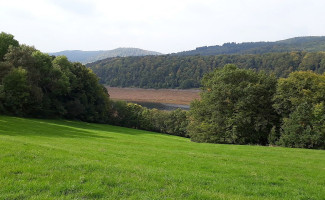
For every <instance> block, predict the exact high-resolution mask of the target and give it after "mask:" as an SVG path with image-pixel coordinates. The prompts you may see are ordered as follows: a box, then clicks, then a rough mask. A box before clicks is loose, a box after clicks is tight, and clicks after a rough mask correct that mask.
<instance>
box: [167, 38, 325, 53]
mask: <svg viewBox="0 0 325 200" xmlns="http://www.w3.org/2000/svg"><path fill="white" fill-rule="evenodd" d="M292 51H307V52H317V51H325V37H321V36H318V37H317V36H313V37H312V36H310V37H296V38H290V39H287V40H280V41H276V42H244V43H234V42H233V43H225V44H223V45H222V46H220V45H216V46H204V47H198V48H196V49H195V50H192V51H184V52H179V53H176V54H173V55H183V56H194V55H205V56H208V55H222V54H264V53H275V52H292Z"/></svg>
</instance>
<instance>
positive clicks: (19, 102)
mask: <svg viewBox="0 0 325 200" xmlns="http://www.w3.org/2000/svg"><path fill="white" fill-rule="evenodd" d="M2 87H3V89H2V90H1V93H0V100H1V102H2V103H3V107H4V108H5V109H6V111H7V112H10V113H12V114H15V115H18V116H24V115H26V113H28V110H29V109H30V108H29V104H30V103H29V102H30V101H31V99H30V98H31V95H30V86H29V83H28V81H27V71H26V70H25V69H22V68H21V67H20V68H15V69H13V70H12V71H11V72H10V73H9V74H8V75H7V76H6V77H5V78H4V79H3V86H2Z"/></svg>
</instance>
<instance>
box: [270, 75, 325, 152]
mask: <svg viewBox="0 0 325 200" xmlns="http://www.w3.org/2000/svg"><path fill="white" fill-rule="evenodd" d="M274 102H275V103H274V108H275V109H276V110H277V112H278V113H279V114H280V115H281V116H282V118H283V125H282V127H281V135H280V136H279V142H278V144H279V145H282V146H289V147H300V148H321V149H325V129H324V122H325V121H324V119H325V108H324V102H325V74H323V75H319V74H315V73H313V72H310V71H309V72H294V73H291V74H290V75H289V77H288V78H284V79H280V80H279V81H278V86H277V91H276V94H275V96H274Z"/></svg>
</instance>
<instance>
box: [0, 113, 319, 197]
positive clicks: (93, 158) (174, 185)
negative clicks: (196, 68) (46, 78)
mask: <svg viewBox="0 0 325 200" xmlns="http://www.w3.org/2000/svg"><path fill="white" fill-rule="evenodd" d="M0 199H325V151H323V150H307V149H290V148H280V147H263V146H238V145H219V144H198V143H193V142H190V140H189V139H185V138H180V137H175V136H169V135H162V134H157V133H151V132H146V131H141V130H134V129H127V128H121V127H115V126H110V125H100V124H89V123H83V122H76V121H64V120H37V119H23V118H15V117H5V116H0Z"/></svg>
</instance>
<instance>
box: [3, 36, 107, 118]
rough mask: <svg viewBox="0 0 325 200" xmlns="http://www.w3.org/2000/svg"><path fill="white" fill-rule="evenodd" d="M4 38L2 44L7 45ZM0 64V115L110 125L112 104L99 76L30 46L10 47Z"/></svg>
mask: <svg viewBox="0 0 325 200" xmlns="http://www.w3.org/2000/svg"><path fill="white" fill-rule="evenodd" d="M5 42H6V41H5V39H3V38H1V37H0V44H2V43H5ZM3 57H4V61H3V62H1V61H0V70H1V72H0V81H1V82H0V112H1V113H4V114H9V115H19V116H29V117H65V118H69V119H79V120H83V121H89V122H107V121H108V120H109V118H110V115H111V113H110V102H109V99H108V97H109V96H108V93H107V90H106V89H105V88H104V87H103V86H102V85H100V84H99V83H98V78H97V76H96V75H95V74H94V73H93V72H92V71H91V70H90V69H88V68H86V67H85V66H84V65H81V64H80V63H71V62H69V61H68V60H67V58H66V57H62V56H59V57H52V56H49V55H48V54H45V53H42V52H40V51H38V50H36V49H35V48H34V47H29V46H26V45H21V46H13V45H11V46H8V49H7V53H6V54H5V55H4V56H3Z"/></svg>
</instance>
